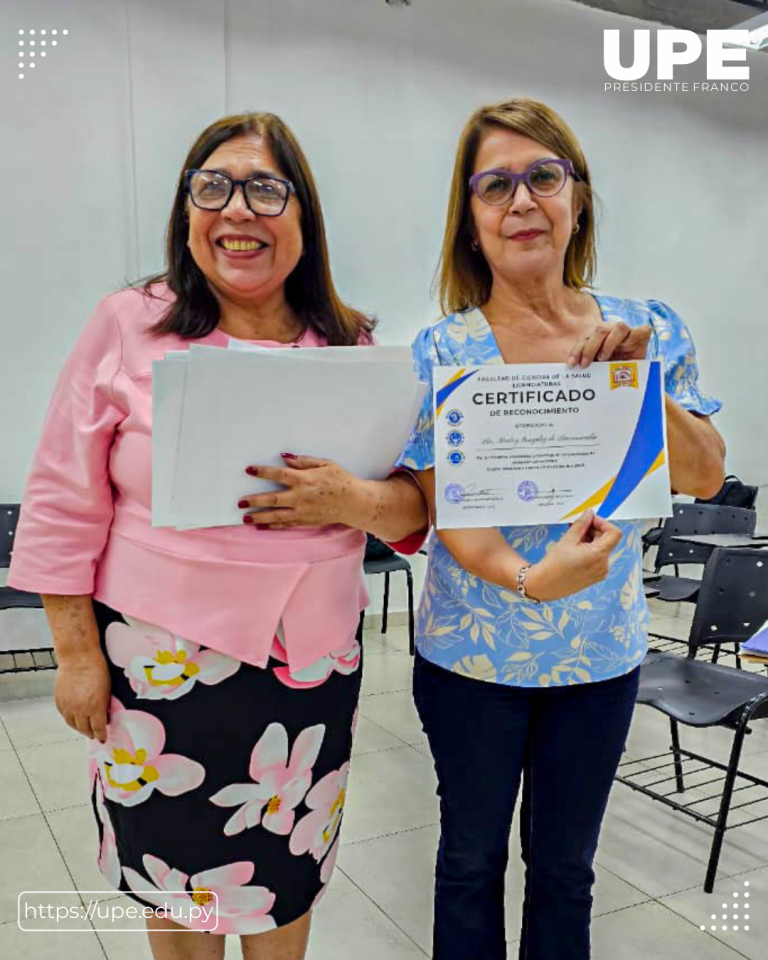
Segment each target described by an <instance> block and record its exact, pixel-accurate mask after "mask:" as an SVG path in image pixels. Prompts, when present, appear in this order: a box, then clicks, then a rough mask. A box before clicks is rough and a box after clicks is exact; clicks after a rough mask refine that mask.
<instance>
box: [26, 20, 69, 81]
mask: <svg viewBox="0 0 768 960" xmlns="http://www.w3.org/2000/svg"><path fill="white" fill-rule="evenodd" d="M36 33H38V34H40V36H41V37H44V36H47V34H48V33H51V34H52V35H53V36H57V35H58V33H59V31H58V30H50V31H48V30H37V31H35V30H26V31H25V30H19V36H20V37H24V36H25V34H28V35H29V36H30V37H33V36H35V34H36ZM61 34H62V36H68V35H69V30H62V31H61ZM37 42H38V43H39V45H40V46H41V47H44V46H46V44H47V43H48V41H47V40H39V41H37ZM27 43H29V46H30V47H34V46H35V44H36V41H35V40H29V41H27V40H19V46H20V47H24V46H25V45H26V44H27ZM57 45H58V44H57V41H56V40H51V46H52V47H55V46H57ZM38 52H39V54H40V56H41V57H44V56H46V51H45V50H40V51H35V50H27V51H25V50H19V70H21V71H23V70H24V67H25V63H24V59H23V58H24V57H25V56H28V57H30V62H29V63H28V64H26V66H28V67H30V68H32V69H34V67H35V62H34V60H32V59H31V58H32V57H34V56H35V54H36V53H38ZM24 77H25V74H24V73H23V72H22V73H20V74H19V80H23V79H24Z"/></svg>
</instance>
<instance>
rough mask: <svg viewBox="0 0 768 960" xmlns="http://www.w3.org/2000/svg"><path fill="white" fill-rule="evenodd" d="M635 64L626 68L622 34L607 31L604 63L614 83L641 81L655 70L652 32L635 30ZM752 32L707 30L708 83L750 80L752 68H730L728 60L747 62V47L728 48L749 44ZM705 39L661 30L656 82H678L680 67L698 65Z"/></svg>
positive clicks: (658, 42)
mask: <svg viewBox="0 0 768 960" xmlns="http://www.w3.org/2000/svg"><path fill="white" fill-rule="evenodd" d="M632 34H633V44H634V46H633V55H632V63H631V64H630V65H629V66H623V65H622V62H621V51H620V31H619V30H604V31H603V63H604V64H605V71H606V73H607V74H608V76H609V77H613V79H614V80H640V79H641V78H642V77H645V76H646V74H647V73H648V71H649V69H650V66H651V31H650V30H633V31H632ZM748 37H749V31H748V30H707V79H708V80H749V67H733V66H728V65H726V63H725V61H726V60H746V58H747V51H746V48H745V47H728V48H726V46H725V45H726V44H733V43H738V44H740V43H746V42H747V39H748ZM701 49H702V43H701V37H700V36H699V35H698V34H697V33H694V32H693V31H692V30H659V31H657V33H656V78H657V79H658V80H674V71H675V67H676V66H682V65H684V64H688V63H695V62H696V60H698V59H699V57H700V56H701Z"/></svg>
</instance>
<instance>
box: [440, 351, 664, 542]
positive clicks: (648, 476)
mask: <svg viewBox="0 0 768 960" xmlns="http://www.w3.org/2000/svg"><path fill="white" fill-rule="evenodd" d="M433 400H434V414H435V499H436V506H437V526H438V528H441V529H449V528H462V527H498V526H527V525H537V524H553V523H570V522H572V521H573V520H575V519H576V518H577V517H578V516H579V515H580V514H581V513H583V512H584V510H586V509H587V508H592V509H593V510H594V511H595V513H597V514H598V515H599V516H601V517H605V518H606V519H610V520H638V519H645V518H649V517H664V516H671V514H672V500H671V491H670V480H669V465H668V458H667V453H666V445H667V444H666V420H665V416H664V382H663V375H662V369H661V363H660V361H658V360H633V361H625V362H612V361H608V362H605V363H599V362H598V363H592V364H591V365H590V366H589V367H587V368H586V369H581V368H578V367H577V368H570V367H568V366H566V365H565V364H559V363H543V364H499V365H496V364H489V365H487V366H477V367H435V368H434V394H433Z"/></svg>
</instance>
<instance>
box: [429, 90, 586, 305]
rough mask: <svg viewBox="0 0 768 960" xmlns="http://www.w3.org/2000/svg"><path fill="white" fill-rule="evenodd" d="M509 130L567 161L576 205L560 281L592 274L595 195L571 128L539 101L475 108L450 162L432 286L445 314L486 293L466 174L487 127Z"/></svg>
mask: <svg viewBox="0 0 768 960" xmlns="http://www.w3.org/2000/svg"><path fill="white" fill-rule="evenodd" d="M497 129H503V130H512V131H514V132H515V133H520V134H522V135H523V136H525V137H530V139H531V140H535V141H536V142H537V143H540V144H542V145H543V146H545V147H547V148H548V149H550V150H551V151H552V152H553V154H554V155H555V156H557V157H561V158H563V159H566V160H570V161H571V163H572V164H573V168H574V170H575V172H576V174H577V176H578V178H579V179H578V180H574V190H575V196H576V199H577V200H579V201H580V202H581V205H582V209H581V213H580V214H579V217H578V221H577V222H578V225H579V231H578V233H576V234H574V236H573V237H572V239H571V242H570V243H569V244H568V249H567V250H566V254H565V264H564V267H563V283H564V284H565V285H566V286H567V287H571V288H572V289H574V290H580V289H582V288H583V287H588V286H590V285H591V283H592V280H593V278H594V274H595V268H596V261H597V250H596V245H595V211H594V206H595V197H594V195H593V191H592V182H591V178H590V174H589V167H588V166H587V161H586V159H585V157H584V154H583V152H582V150H581V147H580V146H579V142H578V140H577V139H576V136H575V135H574V133H573V131H572V130H571V128H570V127H569V126H568V124H567V123H566V122H565V120H563V118H562V117H561V116H560V115H559V114H558V113H556V112H555V111H554V110H553V109H552V108H551V107H548V106H547V105H546V104H545V103H542V102H541V101H540V100H532V99H528V98H523V97H521V98H517V99H514V100H503V101H502V102H501V103H494V104H489V105H487V106H484V107H480V108H479V109H478V110H475V112H474V113H473V114H472V116H471V117H470V118H469V119H468V120H467V122H466V124H465V125H464V129H463V130H462V132H461V136H460V138H459V146H458V149H457V152H456V161H455V164H454V167H453V179H452V181H451V194H450V200H449V203H448V215H447V218H446V223H445V234H444V237H443V247H442V251H441V254H440V263H439V265H438V269H437V276H436V285H437V287H438V289H439V293H440V307H441V309H442V311H443V313H444V314H445V315H446V316H447V315H448V314H450V313H456V312H457V311H460V310H467V309H469V308H470V307H482V306H483V304H485V303H487V301H488V299H489V297H490V295H491V287H492V284H493V279H492V275H491V270H490V268H489V266H488V264H487V262H486V260H485V258H484V257H483V255H482V253H481V252H480V251H475V250H473V249H472V214H471V210H470V191H469V178H470V177H471V175H472V174H473V173H474V166H475V160H476V158H477V153H478V150H479V148H480V143H481V142H482V139H483V137H484V135H485V134H486V132H488V131H490V130H497Z"/></svg>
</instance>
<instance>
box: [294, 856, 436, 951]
mask: <svg viewBox="0 0 768 960" xmlns="http://www.w3.org/2000/svg"><path fill="white" fill-rule="evenodd" d="M307 955H308V956H309V957H311V958H312V960H339V958H340V957H344V958H347V957H350V958H351V957H355V958H358V957H360V958H362V957H364V958H365V960H424V957H425V953H424V952H423V951H422V950H420V949H419V947H418V946H417V945H416V944H415V943H413V941H412V940H410V939H409V938H408V937H407V936H406V935H405V934H404V933H403V932H402V931H401V930H400V929H399V928H398V927H397V926H396V925H395V924H394V923H393V922H392V920H390V919H389V918H388V917H387V916H386V915H385V913H384V912H383V911H382V910H381V909H380V908H379V907H378V906H376V904H374V903H372V902H371V901H370V900H369V899H368V898H367V897H366V896H365V895H364V894H363V893H361V891H360V890H358V888H357V887H356V886H355V885H354V884H353V883H352V881H351V880H349V879H348V878H347V877H345V876H344V874H343V873H342V872H341V870H338V869H337V870H336V871H335V873H334V876H333V878H332V880H331V884H330V887H329V888H328V892H327V893H326V895H325V896H324V897H323V899H322V900H321V901H320V904H319V905H318V907H317V909H316V910H315V914H314V917H313V920H312V933H311V935H310V941H309V950H308V951H307Z"/></svg>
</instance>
